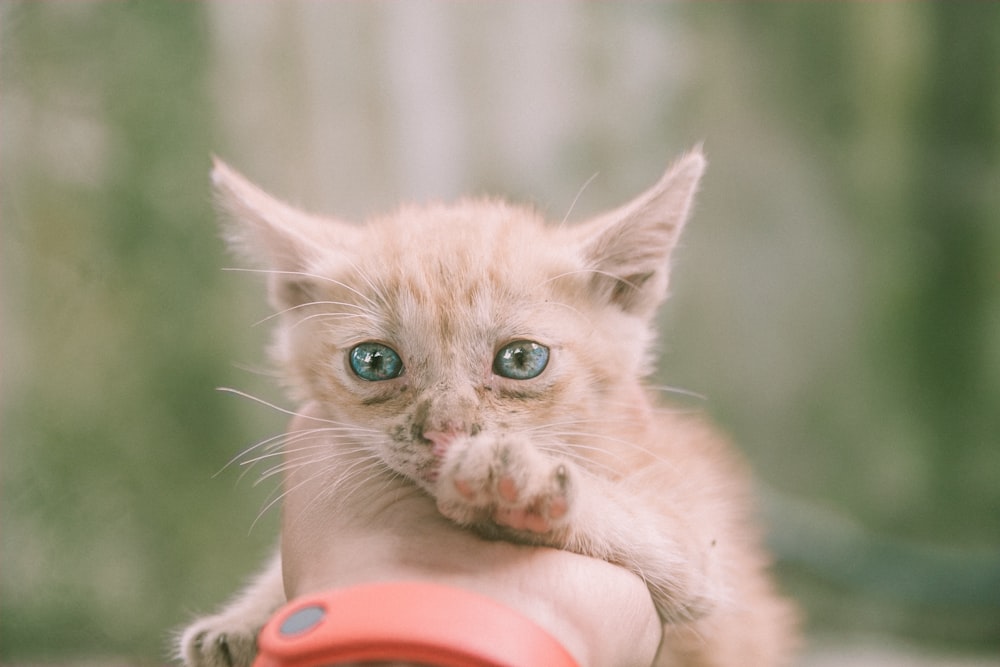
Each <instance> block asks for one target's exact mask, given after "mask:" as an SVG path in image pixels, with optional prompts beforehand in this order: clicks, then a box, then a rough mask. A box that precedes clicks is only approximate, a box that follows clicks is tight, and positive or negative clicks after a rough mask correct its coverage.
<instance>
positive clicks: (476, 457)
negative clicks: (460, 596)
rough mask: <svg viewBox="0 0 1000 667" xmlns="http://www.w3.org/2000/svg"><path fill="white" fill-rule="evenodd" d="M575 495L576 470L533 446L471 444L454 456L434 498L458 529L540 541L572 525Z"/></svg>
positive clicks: (493, 441) (455, 449)
mask: <svg viewBox="0 0 1000 667" xmlns="http://www.w3.org/2000/svg"><path fill="white" fill-rule="evenodd" d="M573 490H574V484H573V479H572V470H571V467H570V466H569V465H568V464H567V463H565V462H563V461H558V460H555V459H553V458H551V457H549V456H547V455H545V454H544V453H542V452H540V451H538V450H537V449H535V448H534V447H532V446H531V445H530V444H527V443H523V442H515V441H511V440H507V439H505V438H490V439H488V440H487V439H480V438H469V439H467V440H465V441H463V442H457V443H454V445H453V446H452V448H451V449H450V450H449V452H448V455H447V456H446V457H445V460H444V462H443V464H442V467H441V474H440V476H439V477H438V480H437V484H436V493H435V495H436V498H437V506H438V509H439V510H440V512H441V513H442V514H443V515H445V516H446V517H448V518H449V519H451V520H453V521H455V522H457V523H459V524H462V525H471V526H480V527H484V526H483V524H484V523H485V524H492V525H493V526H499V527H501V528H505V529H508V530H512V531H515V532H516V533H521V534H523V535H525V536H529V537H531V538H540V537H543V536H551V535H553V534H555V533H557V532H558V531H559V529H561V528H563V527H564V526H566V525H567V524H568V522H569V519H570V514H571V510H572V505H573V502H572V496H573Z"/></svg>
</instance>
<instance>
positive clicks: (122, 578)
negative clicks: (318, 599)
mask: <svg viewBox="0 0 1000 667" xmlns="http://www.w3.org/2000/svg"><path fill="white" fill-rule="evenodd" d="M322 4H323V3H299V2H288V3H274V4H267V3H259V4H258V3H253V4H240V5H239V6H238V7H236V8H234V7H233V6H231V5H229V3H218V4H214V3H213V4H205V3H164V2H160V1H144V2H114V3H111V2H107V3H101V2H98V3H95V2H74V3H30V2H7V3H5V4H4V5H2V13H0V89H2V93H3V94H2V96H0V131H2V135H0V147H2V149H3V150H2V152H0V159H2V171H0V178H2V181H0V188H2V189H0V206H2V214H3V217H2V224H3V235H2V239H0V242H2V267H0V270H2V273H0V279H2V283H0V284H2V289H3V299H2V303H0V306H2V320H0V326H2V346H3V347H2V357H0V358H2V362H3V366H2V374H0V388H2V392H3V394H2V399H3V413H2V419H0V429H2V430H0V436H2V445H3V450H2V460H0V466H2V471H0V472H2V493H3V497H2V501H3V502H2V504H0V525H2V551H0V562H2V567H0V585H2V596H0V604H2V606H0V659H2V660H4V661H22V660H33V661H40V660H61V659H67V658H70V657H76V658H80V657H84V658H86V657H91V658H100V657H102V656H115V655H117V656H123V655H124V656H131V657H133V658H134V660H136V661H146V662H155V661H157V660H161V659H162V656H163V655H164V654H165V645H166V633H167V632H168V630H169V629H171V628H172V627H176V626H177V625H179V624H181V623H183V622H184V620H185V619H186V618H187V617H188V615H189V614H191V613H193V612H195V611H203V610H206V609H209V608H211V607H212V606H213V605H216V604H218V603H220V602H221V601H222V600H223V599H225V598H226V597H227V596H228V595H229V594H231V593H232V592H233V591H234V590H235V589H236V587H237V586H238V585H239V582H240V581H241V580H242V578H243V577H244V576H245V575H246V574H248V573H249V572H250V571H251V570H252V569H253V568H254V567H255V564H256V562H257V561H258V560H259V559H260V558H261V557H262V556H263V555H264V553H265V552H266V551H267V550H268V548H269V545H270V543H271V542H272V541H273V538H274V534H275V529H276V516H275V514H276V513H275V511H273V510H271V511H267V512H264V513H263V516H262V518H261V520H260V521H259V522H257V523H256V524H255V519H256V518H257V515H258V513H259V512H260V510H261V508H263V507H264V506H265V505H266V504H267V503H268V498H269V494H270V493H271V492H272V491H273V487H268V486H267V485H266V484H265V485H262V486H261V487H259V488H258V487H253V486H252V484H251V483H250V479H245V480H243V481H242V482H241V483H239V484H237V480H238V478H239V477H240V475H239V473H238V472H237V471H232V470H226V471H225V472H223V473H222V474H220V475H218V476H216V477H214V478H213V474H214V473H215V472H216V471H218V470H220V469H221V468H223V466H224V465H225V463H226V461H228V460H229V458H230V457H231V456H232V455H234V454H235V453H236V452H237V451H238V450H239V449H241V448H242V447H245V446H247V445H249V444H252V443H253V442H255V441H257V440H259V439H261V438H263V437H266V436H269V435H271V434H273V433H275V432H277V431H278V430H279V429H281V428H282V426H283V418H282V417H281V415H279V414H276V413H274V412H270V411H268V410H266V409H262V408H260V407H259V406H256V405H252V404H249V403H248V402H246V401H241V400H239V399H237V398H235V397H232V396H229V395H224V394H220V393H218V392H215V391H214V388H215V387H217V386H220V385H221V386H234V387H238V388H239V389H242V390H246V391H248V392H250V393H252V394H254V395H257V396H262V397H264V398H266V399H268V400H272V401H275V402H277V403H280V404H285V402H284V400H283V399H282V398H281V394H280V391H279V390H278V389H277V388H276V387H274V386H273V382H272V381H271V379H270V378H269V377H267V373H266V372H265V373H261V372H254V371H253V369H254V368H259V367H264V362H263V361H262V360H263V353H262V351H261V350H262V348H263V346H264V343H265V340H266V331H265V328H266V327H254V326H252V325H253V323H254V322H256V321H258V320H260V319H261V318H262V317H264V316H265V315H266V314H267V311H266V309H265V306H264V304H263V298H262V296H261V290H260V285H259V283H258V282H256V281H253V280H249V279H247V277H246V276H245V275H241V274H233V273H226V272H222V271H221V270H220V269H221V268H222V267H225V266H230V265H231V264H232V260H231V259H229V258H228V257H227V256H226V254H225V252H224V249H223V247H222V243H221V242H219V241H218V239H217V235H216V231H215V226H214V221H213V216H212V211H211V207H210V205H209V197H208V191H207V178H206V174H207V170H208V164H209V159H208V158H209V155H210V153H212V152H213V151H218V152H220V153H221V154H223V155H226V156H235V159H234V160H233V162H234V163H235V164H237V165H238V166H240V167H241V168H244V169H245V170H246V171H247V172H248V173H249V174H251V175H252V176H253V177H254V178H256V179H257V180H259V181H260V182H262V183H263V184H264V185H266V186H267V187H268V188H269V189H271V190H273V191H275V192H276V193H278V194H281V195H283V196H287V197H289V198H291V199H293V200H299V201H303V202H306V203H307V204H308V205H309V207H310V208H314V209H321V210H322V209H324V208H325V207H329V208H328V210H329V211H330V212H332V213H337V214H344V215H353V216H358V215H361V214H362V213H363V212H364V211H372V210H378V209H381V208H386V207H388V206H391V205H392V204H393V203H394V201H395V200H396V199H398V198H405V197H417V198H427V197H444V196H454V195H455V194H458V193H461V192H466V191H471V192H479V191H484V190H492V191H496V192H499V193H502V194H509V195H512V196H515V197H527V198H531V199H534V200H535V201H536V202H538V203H539V205H540V207H541V208H542V209H543V210H546V211H548V212H549V213H550V214H551V215H552V216H553V217H556V218H560V217H562V214H563V213H564V212H565V211H566V210H567V209H568V208H570V202H571V201H573V200H574V197H575V195H576V193H577V190H578V189H579V187H580V185H581V184H582V183H584V182H585V181H587V179H588V177H589V176H590V175H591V174H592V173H593V172H594V170H601V173H600V175H599V178H597V179H595V180H594V182H593V184H592V185H591V186H589V187H588V189H587V190H586V192H584V193H583V196H582V197H581V198H580V201H579V203H578V205H577V208H576V209H575V210H574V215H573V217H583V216H584V215H586V214H587V213H588V212H593V211H595V210H596V209H598V208H601V207H604V206H610V205H614V204H616V203H618V202H620V201H624V200H626V199H627V198H629V197H630V196H631V195H632V194H634V192H637V191H638V190H639V189H641V188H642V187H643V186H645V185H647V184H648V183H649V182H650V181H651V180H652V179H653V178H655V176H656V175H657V173H658V172H659V170H660V169H661V168H662V163H663V162H664V161H665V160H666V159H667V158H668V157H669V156H670V155H671V154H673V153H675V152H677V151H679V150H681V149H682V148H683V147H685V146H686V145H689V144H692V143H694V142H696V141H698V140H701V139H704V140H705V141H706V148H707V151H708V154H709V158H710V161H711V168H710V171H709V176H708V180H707V182H706V184H705V188H704V192H703V194H702V197H701V202H700V205H699V209H698V212H697V215H696V218H695V224H693V225H692V226H691V228H690V231H689V233H688V236H687V237H686V240H685V247H684V248H683V249H682V253H681V257H680V260H679V262H678V265H677V268H676V274H675V283H674V292H675V297H674V299H673V300H672V302H671V303H670V304H669V306H668V308H667V310H666V313H665V316H664V328H665V343H664V357H663V364H662V366H663V370H662V380H663V382H664V383H668V384H672V385H679V386H682V387H686V388H688V389H691V390H695V391H698V392H702V393H705V394H707V395H708V397H709V398H708V400H707V401H705V402H703V403H699V404H697V407H698V409H702V410H705V411H707V412H710V413H711V414H712V415H713V416H714V417H715V418H716V419H717V420H718V421H720V422H721V423H722V424H723V425H724V426H725V427H726V428H727V429H728V430H729V431H730V432H732V433H733V434H734V436H735V438H736V440H738V441H739V442H740V444H741V446H743V448H744V449H745V451H747V453H748V455H749V456H750V458H751V460H752V462H753V463H754V465H755V468H756V469H757V471H758V473H759V476H760V477H761V479H762V486H763V495H764V498H765V500H766V501H767V502H766V507H767V509H768V516H769V517H770V518H771V520H772V528H773V543H774V545H775V547H776V549H777V552H778V555H779V565H780V566H781V573H782V575H783V577H784V580H785V583H786V586H787V587H788V588H789V589H790V590H791V591H792V592H793V593H794V594H796V596H797V597H799V598H800V599H801V600H803V602H804V603H805V604H806V605H807V607H808V609H809V611H810V613H811V615H812V619H813V628H814V629H817V630H822V631H826V632H838V631H839V632H846V631H855V630H856V631H864V632H880V631H881V632H893V633H898V634H903V635H910V636H918V637H922V638H925V639H934V640H938V641H943V642H952V643H962V644H965V645H968V646H980V647H983V646H985V647H993V648H996V647H997V646H998V645H1000V574H998V572H1000V442H998V441H1000V410H998V409H997V406H998V405H1000V224H998V222H1000V220H998V218H997V215H998V214H997V212H998V211H1000V136H998V135H1000V5H995V4H987V3H983V4H951V3H938V4H926V5H925V4H908V3H907V4H895V5H861V4H846V5H845V4H833V3H830V4H819V5H815V4H811V3H810V4H806V5H796V4H774V5H771V4H758V3H754V4H753V5H748V6H739V5H728V4H723V5H716V4H708V5H702V4H670V5H667V4H656V3H629V4H614V5H612V4H600V3H579V4H576V3H562V2H554V3H544V4H543V5H534V4H532V3H510V4H506V3H481V4H476V5H452V4H447V3H372V4H362V3H330V4H329V5H324V6H320V5H322ZM279 5H280V6H279ZM542 63H544V64H545V65H546V66H542ZM247 367H249V369H248V368H247ZM254 524H255V525H254ZM251 526H253V527H252V529H251Z"/></svg>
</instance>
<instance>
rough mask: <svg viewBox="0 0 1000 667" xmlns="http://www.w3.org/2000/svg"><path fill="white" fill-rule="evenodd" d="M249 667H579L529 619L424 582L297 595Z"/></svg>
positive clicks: (485, 599) (266, 628) (273, 624)
mask: <svg viewBox="0 0 1000 667" xmlns="http://www.w3.org/2000/svg"><path fill="white" fill-rule="evenodd" d="M258 643H259V647H260V648H259V651H260V652H259V654H258V656H257V660H256V662H254V667H320V666H326V665H335V664H337V663H339V662H352V661H364V660H371V661H375V660H406V661H411V662H418V663H423V664H428V665H435V666H439V667H578V665H577V663H576V661H575V660H574V659H573V657H572V656H571V655H570V654H569V652H568V651H567V650H566V649H565V648H564V647H563V646H562V645H561V644H560V643H559V642H557V641H556V640H555V638H554V637H552V635H550V634H549V633H547V632H546V631H545V630H543V629H542V628H541V627H539V626H538V625H536V624H535V622H534V621H532V620H530V619H528V618H526V617H525V616H522V615H521V614H520V613H518V612H516V611H514V610H512V609H510V608H508V607H505V606H504V605H502V604H500V603H498V602H496V601H495V600H493V599H492V598H488V597H486V596H484V595H480V594H478V593H473V592H472V591H468V590H465V589H461V588H452V587H449V586H443V585H440V584H432V583H427V582H416V581H410V582H390V583H375V584H363V585H359V586H352V587H350V588H343V589H337V590H333V591H328V592H326V593H320V594H316V595H307V596H303V597H300V598H296V599H295V600H293V601H292V602H290V603H289V604H287V605H286V606H285V607H283V608H282V609H280V610H279V611H278V612H277V613H276V614H275V615H274V616H273V617H272V618H271V620H270V621H269V622H268V624H267V625H266V626H264V629H263V630H262V631H261V634H260V638H259V640H258Z"/></svg>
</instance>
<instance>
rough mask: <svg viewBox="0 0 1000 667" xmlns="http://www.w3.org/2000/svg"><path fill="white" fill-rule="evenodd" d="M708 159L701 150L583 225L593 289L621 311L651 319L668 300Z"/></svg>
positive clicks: (688, 154) (675, 164)
mask: <svg viewBox="0 0 1000 667" xmlns="http://www.w3.org/2000/svg"><path fill="white" fill-rule="evenodd" d="M705 165H706V161H705V157H704V155H703V154H702V152H701V147H700V146H699V147H697V148H695V149H693V150H692V151H690V152H689V153H687V154H686V155H684V156H683V157H681V158H680V159H679V160H677V162H675V163H674V164H673V165H672V166H671V167H670V168H669V169H668V170H667V172H666V174H664V176H663V178H661V179H660V181H659V182H658V183H657V184H656V185H654V186H653V187H651V188H650V189H649V190H647V191H646V192H644V193H642V194H641V195H639V196H638V197H636V198H635V199H634V200H632V201H631V202H629V203H628V204H625V205H624V206H622V207H620V208H618V209H615V210H614V211H611V212H610V213H605V214H604V215H602V216H600V217H598V218H596V219H595V220H592V221H590V222H589V223H587V224H586V225H585V226H584V227H583V230H582V231H583V234H584V239H583V253H584V260H585V262H587V265H588V266H587V268H588V269H590V270H592V271H593V285H592V287H593V289H594V291H595V292H596V293H597V294H598V295H600V296H601V297H602V298H604V299H606V300H607V301H608V302H610V303H613V304H615V305H617V306H618V307H620V308H621V309H622V310H624V311H626V312H629V313H633V314H636V315H640V316H644V317H648V316H650V315H651V314H652V313H653V311H654V310H655V309H656V307H657V306H659V305H660V303H661V302H662V301H663V300H664V299H665V298H666V296H667V282H668V276H669V263H670V262H669V260H670V253H671V251H672V250H673V248H674V246H675V245H676V244H677V239H678V238H679V237H680V234H681V230H682V229H683V228H684V223H685V222H687V219H688V214H689V213H690V211H691V204H692V202H693V200H694V195H695V192H696V191H697V189H698V182H699V181H700V180H701V175H702V174H703V173H704V171H705Z"/></svg>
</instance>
